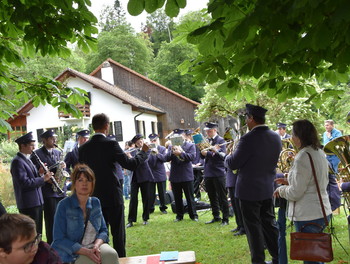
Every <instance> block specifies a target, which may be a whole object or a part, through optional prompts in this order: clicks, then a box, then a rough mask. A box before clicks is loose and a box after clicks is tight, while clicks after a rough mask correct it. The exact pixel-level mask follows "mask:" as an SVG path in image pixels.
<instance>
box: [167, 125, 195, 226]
mask: <svg viewBox="0 0 350 264" xmlns="http://www.w3.org/2000/svg"><path fill="white" fill-rule="evenodd" d="M173 132H174V134H175V135H181V136H182V137H183V144H182V145H181V146H180V145H179V146H172V145H171V144H169V146H168V152H167V154H166V155H165V156H164V158H165V159H164V161H171V167H170V177H169V181H170V182H171V187H172V191H173V194H174V200H175V207H176V219H175V220H174V221H175V222H179V221H182V220H183V216H184V213H185V212H184V205H183V200H182V194H183V193H185V197H186V201H187V206H188V214H189V216H190V218H191V219H192V220H193V221H196V222H197V221H198V215H197V211H196V205H195V202H194V196H193V193H194V191H193V179H194V177H193V169H192V160H193V159H194V158H195V156H196V148H195V145H194V144H193V143H191V142H187V141H185V140H184V139H185V137H184V130H183V129H174V131H173Z"/></svg>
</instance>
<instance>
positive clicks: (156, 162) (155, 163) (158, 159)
mask: <svg viewBox="0 0 350 264" xmlns="http://www.w3.org/2000/svg"><path fill="white" fill-rule="evenodd" d="M157 149H158V154H156V155H154V154H152V153H151V154H150V155H149V158H148V165H149V167H150V169H151V171H152V173H153V177H154V181H155V182H164V181H166V172H165V167H164V155H165V154H166V148H165V147H163V146H160V145H158V146H157Z"/></svg>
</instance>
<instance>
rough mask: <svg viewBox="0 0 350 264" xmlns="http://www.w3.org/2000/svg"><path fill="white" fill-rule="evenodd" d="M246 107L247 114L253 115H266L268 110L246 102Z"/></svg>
mask: <svg viewBox="0 0 350 264" xmlns="http://www.w3.org/2000/svg"><path fill="white" fill-rule="evenodd" d="M245 107H246V112H247V114H248V115H251V116H256V117H265V114H266V112H267V109H265V108H263V107H261V106H258V105H252V104H246V105H245Z"/></svg>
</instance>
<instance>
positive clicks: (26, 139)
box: [15, 132, 35, 144]
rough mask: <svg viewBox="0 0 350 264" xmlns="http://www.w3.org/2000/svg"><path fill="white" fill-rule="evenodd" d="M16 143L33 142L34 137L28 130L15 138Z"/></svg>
mask: <svg viewBox="0 0 350 264" xmlns="http://www.w3.org/2000/svg"><path fill="white" fill-rule="evenodd" d="M15 142H16V143H17V144H26V143H29V142H35V139H34V138H33V134H32V132H29V133H27V134H25V135H23V136H21V137H19V138H17V139H16V140H15Z"/></svg>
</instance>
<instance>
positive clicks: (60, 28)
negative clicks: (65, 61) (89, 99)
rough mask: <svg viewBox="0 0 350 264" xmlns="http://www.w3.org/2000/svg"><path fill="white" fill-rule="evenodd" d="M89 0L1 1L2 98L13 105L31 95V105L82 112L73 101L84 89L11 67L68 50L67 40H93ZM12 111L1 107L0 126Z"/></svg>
mask: <svg viewBox="0 0 350 264" xmlns="http://www.w3.org/2000/svg"><path fill="white" fill-rule="evenodd" d="M89 5H90V1H89V0H61V1H39V0H31V1H29V0H14V1H6V0H5V1H0V104H1V105H2V106H3V105H7V106H9V105H13V102H14V101H16V100H18V98H20V99H22V100H29V99H31V100H32V102H33V104H34V105H39V104H45V103H50V104H52V105H53V106H57V107H58V108H59V110H63V111H65V112H69V113H73V114H75V115H76V116H79V115H81V113H80V112H79V111H78V110H77V109H76V107H75V105H76V104H77V103H84V101H85V98H84V97H83V96H82V95H83V94H84V92H83V91H82V90H80V89H76V88H69V87H64V86H63V85H62V84H61V83H59V82H56V81H53V80H52V79H51V78H46V77H42V76H36V79H35V80H30V81H29V80H25V79H23V78H22V77H21V76H19V75H17V74H16V73H15V72H13V71H11V67H13V65H15V66H17V67H21V66H23V65H24V63H25V60H24V58H25V57H29V56H34V55H35V54H41V55H42V56H60V57H67V56H69V55H70V49H69V45H71V44H72V43H76V44H77V45H78V47H80V48H81V49H82V50H84V51H88V50H90V48H92V47H93V46H94V42H95V38H94V37H93V34H96V33H97V28H96V27H95V24H96V23H97V19H96V18H95V16H94V15H93V14H92V13H91V12H90V11H89V10H88V7H87V6H89ZM12 114H14V112H13V111H5V110H4V111H1V112H0V132H5V131H6V130H8V129H11V128H10V127H9V124H8V123H7V122H6V121H5V120H7V119H8V118H9V117H10V116H11V115H12Z"/></svg>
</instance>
